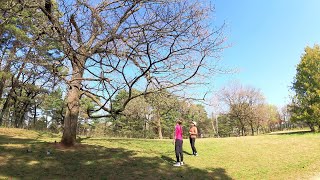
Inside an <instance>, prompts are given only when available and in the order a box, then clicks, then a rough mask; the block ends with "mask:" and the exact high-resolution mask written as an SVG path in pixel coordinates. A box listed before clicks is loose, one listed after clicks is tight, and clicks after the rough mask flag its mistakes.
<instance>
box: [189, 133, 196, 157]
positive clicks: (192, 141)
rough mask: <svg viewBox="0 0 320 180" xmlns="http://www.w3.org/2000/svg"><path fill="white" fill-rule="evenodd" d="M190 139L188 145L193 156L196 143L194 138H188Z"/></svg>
mask: <svg viewBox="0 0 320 180" xmlns="http://www.w3.org/2000/svg"><path fill="white" fill-rule="evenodd" d="M189 139H190V145H191V149H192V154H193V155H195V154H197V149H196V147H195V146H194V145H195V143H196V138H191V137H190V138H189Z"/></svg>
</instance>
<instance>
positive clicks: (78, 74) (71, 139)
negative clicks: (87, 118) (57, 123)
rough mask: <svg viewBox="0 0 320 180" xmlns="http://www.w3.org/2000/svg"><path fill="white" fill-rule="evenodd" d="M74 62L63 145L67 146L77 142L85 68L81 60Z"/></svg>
mask: <svg viewBox="0 0 320 180" xmlns="http://www.w3.org/2000/svg"><path fill="white" fill-rule="evenodd" d="M78 60H79V61H78V62H77V61H76V60H74V61H72V67H73V75H72V78H71V83H70V87H69V90H68V96H67V109H66V116H65V118H64V127H63V135H62V139H61V143H62V144H64V145H66V146H73V145H74V144H75V142H76V136H77V123H78V116H79V109H80V88H81V78H82V75H83V71H84V70H83V68H82V67H81V64H84V61H82V63H80V59H78Z"/></svg>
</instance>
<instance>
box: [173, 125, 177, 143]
mask: <svg viewBox="0 0 320 180" xmlns="http://www.w3.org/2000/svg"><path fill="white" fill-rule="evenodd" d="M175 140H176V127H174V130H173V142H172V143H173V144H174V143H175Z"/></svg>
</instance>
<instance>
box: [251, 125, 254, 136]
mask: <svg viewBox="0 0 320 180" xmlns="http://www.w3.org/2000/svg"><path fill="white" fill-rule="evenodd" d="M251 135H252V136H254V127H253V126H251Z"/></svg>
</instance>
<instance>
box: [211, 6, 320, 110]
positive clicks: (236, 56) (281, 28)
mask: <svg viewBox="0 0 320 180" xmlns="http://www.w3.org/2000/svg"><path fill="white" fill-rule="evenodd" d="M212 2H213V3H214V4H215V18H214V25H219V24H221V23H223V22H226V24H227V27H226V29H225V33H226V36H227V38H228V40H227V43H228V44H230V45H231V47H229V48H227V49H225V50H224V52H223V53H222V54H221V62H220V66H221V67H225V68H231V69H238V72H237V73H234V74H221V75H218V76H216V77H215V78H214V81H213V88H214V90H218V89H219V88H221V87H223V86H226V85H227V84H228V83H229V82H231V81H238V82H239V83H241V84H243V85H246V86H251V87H254V88H257V89H260V91H261V92H262V94H263V95H264V96H265V98H266V101H267V103H269V104H273V105H276V106H278V107H281V106H283V105H285V104H287V103H288V102H290V99H289V93H290V86H292V82H293V80H294V76H295V74H296V66H297V64H298V63H299V62H300V58H301V56H302V54H303V52H304V48H305V47H306V46H311V47H312V46H313V45H314V44H319V43H320V10H319V8H320V1H319V0H212Z"/></svg>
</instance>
